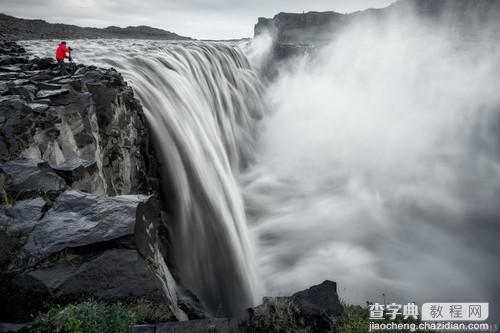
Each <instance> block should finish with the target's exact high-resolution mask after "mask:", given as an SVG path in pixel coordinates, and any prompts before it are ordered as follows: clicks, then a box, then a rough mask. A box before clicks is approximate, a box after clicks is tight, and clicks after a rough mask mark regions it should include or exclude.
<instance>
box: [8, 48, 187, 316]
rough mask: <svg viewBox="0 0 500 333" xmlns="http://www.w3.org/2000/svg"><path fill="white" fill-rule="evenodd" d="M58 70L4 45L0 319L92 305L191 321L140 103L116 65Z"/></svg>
mask: <svg viewBox="0 0 500 333" xmlns="http://www.w3.org/2000/svg"><path fill="white" fill-rule="evenodd" d="M56 67H57V66H56V65H55V64H54V62H53V61H52V60H51V59H39V58H33V59H28V58H27V57H26V56H25V55H24V49H22V48H21V47H19V46H18V45H17V44H15V43H12V42H2V43H0V130H1V131H0V199H1V200H0V294H1V295H2V297H3V302H2V304H1V305H0V322H1V321H16V320H28V319H30V315H31V314H33V313H36V312H37V311H40V310H43V309H44V308H46V306H49V305H50V304H54V303H67V302H73V301H78V300H82V299H84V298H86V297H93V298H96V299H98V300H102V301H108V302H115V301H124V302H134V301H136V300H138V299H147V300H150V301H153V302H158V303H161V304H167V305H170V311H171V314H172V318H177V319H179V320H184V319H187V316H186V314H185V313H184V312H183V311H182V310H180V308H179V306H178V305H177V290H176V284H175V281H174V279H173V277H172V275H171V274H170V271H169V269H168V267H167V265H166V263H165V260H164V259H163V258H164V254H165V248H164V247H162V242H161V241H160V235H159V230H160V228H161V227H162V225H163V224H166V223H167V217H166V216H167V215H166V214H165V213H164V212H162V209H161V207H160V205H159V202H158V200H157V197H158V186H157V183H158V181H157V171H156V159H155V156H154V153H153V151H154V150H153V148H152V146H151V143H150V140H149V132H148V128H147V127H146V123H145V119H144V115H143V113H142V108H141V106H140V104H139V102H138V101H137V100H136V99H135V98H134V94H133V92H132V89H131V88H130V87H129V86H128V85H127V84H126V83H125V82H124V80H123V78H122V77H121V75H120V74H119V73H118V72H116V71H115V70H113V69H100V68H96V67H91V66H90V67H86V66H83V65H78V66H76V68H74V70H75V73H74V75H72V76H60V75H59V69H58V68H56ZM186 304H187V305H186ZM183 306H184V308H185V309H186V311H189V310H190V308H191V307H190V303H189V302H187V303H186V302H185V301H184V302H183Z"/></svg>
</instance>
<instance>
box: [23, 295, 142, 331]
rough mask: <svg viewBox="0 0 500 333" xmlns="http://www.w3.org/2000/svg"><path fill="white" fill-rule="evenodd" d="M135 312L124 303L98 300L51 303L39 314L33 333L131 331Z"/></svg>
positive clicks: (31, 328) (34, 323) (134, 320)
mask: <svg viewBox="0 0 500 333" xmlns="http://www.w3.org/2000/svg"><path fill="white" fill-rule="evenodd" d="M135 323H136V319H135V315H134V313H132V312H130V311H129V310H127V309H126V308H125V307H124V306H123V305H122V304H120V303H116V304H111V305H105V304H102V303H98V302H95V301H86V302H82V303H78V304H70V305H67V306H64V307H60V306H55V307H52V308H51V309H50V310H49V311H48V312H47V313H45V314H39V315H38V316H37V317H36V318H35V320H34V322H33V324H32V326H31V327H30V332H33V333H103V332H106V333H128V332H131V329H132V327H133V326H134V325H135Z"/></svg>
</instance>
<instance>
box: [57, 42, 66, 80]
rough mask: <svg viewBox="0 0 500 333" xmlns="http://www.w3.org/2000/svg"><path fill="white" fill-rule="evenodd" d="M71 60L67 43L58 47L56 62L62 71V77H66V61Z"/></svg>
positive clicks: (62, 43)
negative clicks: (66, 59)
mask: <svg viewBox="0 0 500 333" xmlns="http://www.w3.org/2000/svg"><path fill="white" fill-rule="evenodd" d="M65 58H69V50H68V48H67V47H66V42H61V44H59V45H58V46H57V50H56V60H57V64H58V65H59V70H60V71H61V75H66V74H67V72H66V65H65V64H64V59H65Z"/></svg>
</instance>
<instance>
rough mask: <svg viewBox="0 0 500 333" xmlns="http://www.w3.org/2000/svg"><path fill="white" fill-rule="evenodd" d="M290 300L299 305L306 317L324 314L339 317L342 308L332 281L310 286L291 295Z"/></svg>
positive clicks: (335, 286)
mask: <svg viewBox="0 0 500 333" xmlns="http://www.w3.org/2000/svg"><path fill="white" fill-rule="evenodd" d="M292 298H293V299H294V300H295V301H296V302H297V303H299V304H300V305H301V308H302V312H303V313H304V314H307V315H315V314H320V313H324V314H326V315H328V316H341V315H342V313H343V312H344V308H343V307H342V304H341V303H340V301H339V296H338V295H337V284H336V283H335V282H333V281H328V280H327V281H324V282H323V283H321V284H319V285H317V286H312V287H311V288H309V289H307V290H303V291H299V292H297V293H295V294H293V296H292Z"/></svg>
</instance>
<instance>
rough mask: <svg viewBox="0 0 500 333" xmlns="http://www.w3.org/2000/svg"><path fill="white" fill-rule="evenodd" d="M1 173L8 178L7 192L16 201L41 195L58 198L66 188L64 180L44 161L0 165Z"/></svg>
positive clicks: (12, 162) (14, 162) (10, 162)
mask: <svg viewBox="0 0 500 333" xmlns="http://www.w3.org/2000/svg"><path fill="white" fill-rule="evenodd" d="M0 173H3V174H5V175H6V176H7V178H8V181H7V189H6V192H7V193H8V194H9V195H10V196H11V197H12V198H15V199H16V200H17V199H20V198H32V197H36V196H38V195H40V194H42V195H47V196H57V195H58V194H59V193H61V192H62V191H64V190H65V188H66V182H65V181H64V179H62V178H61V177H59V176H58V175H57V174H56V173H55V172H54V170H52V168H50V166H49V164H48V163H47V162H44V161H38V160H30V159H24V160H14V161H9V162H5V163H0Z"/></svg>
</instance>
